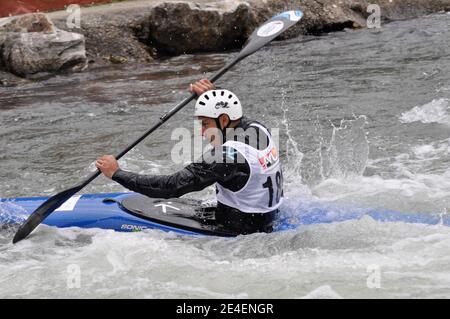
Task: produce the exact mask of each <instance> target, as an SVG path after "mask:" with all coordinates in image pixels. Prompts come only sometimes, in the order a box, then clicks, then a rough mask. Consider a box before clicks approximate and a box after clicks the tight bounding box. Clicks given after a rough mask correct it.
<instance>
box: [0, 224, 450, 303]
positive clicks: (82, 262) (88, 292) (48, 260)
mask: <svg viewBox="0 0 450 319" xmlns="http://www.w3.org/2000/svg"><path fill="white" fill-rule="evenodd" d="M1 236H4V235H3V234H2V235H1ZM2 239H3V238H2ZM449 249H450V228H448V227H443V226H425V225H411V224H404V223H378V222H375V221H373V220H372V219H371V218H369V217H365V218H363V219H361V220H353V221H347V222H342V223H335V224H329V225H314V226H310V227H305V228H301V229H297V230H293V231H286V232H283V233H278V234H270V235H266V234H255V235H250V236H240V237H237V238H231V239H224V238H210V237H183V236H177V235H174V234H171V233H164V232H160V231H146V232H142V233H129V234H128V233H127V234H124V233H114V232H111V231H105V230H81V229H77V228H72V229H65V230H60V229H54V228H50V227H46V226H40V229H39V231H38V232H36V233H35V234H34V235H33V236H32V237H31V238H30V239H29V240H27V241H24V242H21V243H20V244H19V245H15V246H12V244H5V245H3V246H2V249H1V250H0V260H1V263H0V273H1V274H2V290H1V292H0V297H2V298H7V297H56V298H63V297H74V298H97V297H105V298H114V297H127V298H137V297H144V298H165V297H166V298H247V297H249V298H264V297H267V296H271V297H273V298H283V297H288V298H304V297H306V298H324V297H326V298H339V297H344V298H352V297H354V298H356V297H369V298H372V297H404V296H426V297H429V298H433V297H443V296H448V293H450V288H448V287H450V273H449V271H448V267H447V265H448V262H450V256H449V255H448V253H447V252H448V251H449ZM174 252H176V253H174ZM374 267H375V269H378V270H379V273H380V274H381V281H380V289H372V288H370V287H368V284H367V281H368V278H369V276H370V274H371V269H373V268H374ZM49 274H51V276H49ZM77 274H79V275H80V276H79V277H76V276H77ZM74 276H75V277H74ZM42 278H46V280H45V282H43V281H42ZM74 278H79V284H80V288H77V281H76V280H74ZM280 283H282V284H280Z"/></svg>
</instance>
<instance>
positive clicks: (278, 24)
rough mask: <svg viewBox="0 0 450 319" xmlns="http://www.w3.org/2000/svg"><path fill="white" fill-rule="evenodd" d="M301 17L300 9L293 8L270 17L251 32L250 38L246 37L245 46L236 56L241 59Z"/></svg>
mask: <svg viewBox="0 0 450 319" xmlns="http://www.w3.org/2000/svg"><path fill="white" fill-rule="evenodd" d="M302 17H303V12H302V11H300V10H295V11H294V10H293V11H286V12H283V13H281V14H279V15H277V16H275V17H273V18H271V19H270V20H268V21H267V22H266V23H264V24H263V25H262V26H260V27H259V28H258V29H256V30H255V31H254V32H253V33H252V35H251V36H250V38H248V40H247V43H246V45H245V47H244V48H243V49H242V51H241V52H240V53H239V56H238V58H239V59H242V58H244V57H246V56H249V55H250V54H252V53H254V52H256V51H257V50H259V49H260V48H262V47H263V46H265V45H266V44H267V43H269V42H270V41H272V40H273V39H275V38H276V37H278V36H279V35H280V34H282V33H283V32H284V31H286V30H287V29H289V28H290V27H292V26H293V25H295V24H296V23H297V22H298V21H300V19H301V18H302Z"/></svg>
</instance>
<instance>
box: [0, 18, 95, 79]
mask: <svg viewBox="0 0 450 319" xmlns="http://www.w3.org/2000/svg"><path fill="white" fill-rule="evenodd" d="M86 61H87V59H86V50H85V40H84V36H83V35H81V34H78V33H72V32H66V31H63V30H59V29H58V28H56V27H55V26H54V25H53V23H52V22H51V21H50V20H49V19H48V18H47V17H46V16H45V15H43V14H30V15H27V16H21V17H18V18H16V19H13V20H12V21H10V22H8V23H6V24H4V25H3V26H2V27H1V28H0V69H3V70H6V71H9V72H11V73H14V74H16V75H18V76H21V77H28V78H32V77H34V76H33V75H36V74H49V73H55V72H61V71H80V70H83V69H84V68H85V67H86V66H87V62H86Z"/></svg>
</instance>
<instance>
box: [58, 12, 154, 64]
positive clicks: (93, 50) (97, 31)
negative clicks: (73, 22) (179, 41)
mask: <svg viewBox="0 0 450 319" xmlns="http://www.w3.org/2000/svg"><path fill="white" fill-rule="evenodd" d="M136 15H137V17H136ZM82 21H83V23H82V24H81V28H79V29H76V32H79V33H81V34H83V35H84V36H85V39H86V51H87V56H88V57H89V58H90V59H91V60H94V61H96V62H97V63H101V62H102V61H107V60H110V59H109V58H108V57H110V56H113V57H114V56H115V57H124V58H125V59H126V60H127V61H129V62H131V61H133V62H147V61H150V60H152V57H151V54H150V52H151V48H149V47H147V46H146V45H145V44H144V43H142V42H141V41H140V40H139V38H138V35H137V33H138V31H137V29H138V28H140V26H141V25H142V24H143V23H142V21H143V18H141V17H140V16H139V15H138V13H133V14H130V15H129V16H127V15H109V16H107V15H102V14H96V15H95V16H91V15H89V14H86V15H84V16H83V20H82ZM55 24H56V26H57V27H58V28H61V29H63V30H66V31H73V30H71V29H69V28H67V26H66V21H65V19H62V20H56V21H55ZM105 57H107V58H105ZM110 61H111V62H113V63H114V62H115V61H116V60H115V59H114V58H113V59H112V60H110Z"/></svg>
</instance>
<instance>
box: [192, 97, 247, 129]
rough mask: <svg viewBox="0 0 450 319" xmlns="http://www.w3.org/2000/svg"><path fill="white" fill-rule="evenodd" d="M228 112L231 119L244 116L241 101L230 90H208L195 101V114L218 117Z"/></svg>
mask: <svg viewBox="0 0 450 319" xmlns="http://www.w3.org/2000/svg"><path fill="white" fill-rule="evenodd" d="M222 114H227V115H228V116H229V117H230V120H231V121H234V120H238V119H240V118H241V117H242V106H241V102H240V101H239V99H238V98H237V96H236V95H234V93H233V92H230V91H228V90H210V91H206V92H205V93H203V94H202V95H200V97H199V98H198V99H197V103H195V112H194V115H195V116H204V117H210V118H214V119H217V118H218V117H219V116H220V115H222Z"/></svg>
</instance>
